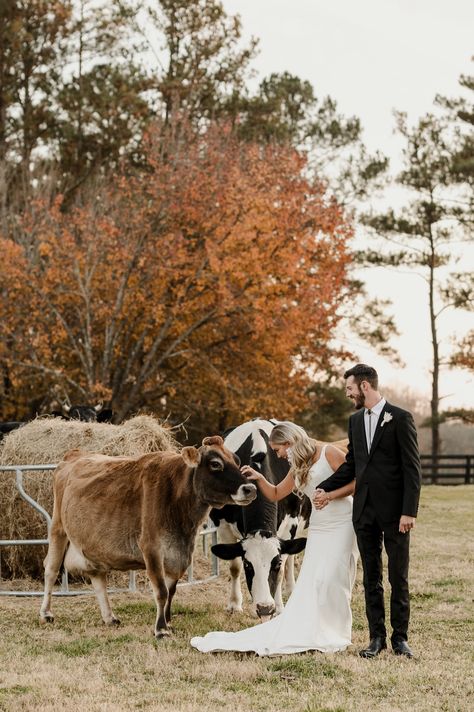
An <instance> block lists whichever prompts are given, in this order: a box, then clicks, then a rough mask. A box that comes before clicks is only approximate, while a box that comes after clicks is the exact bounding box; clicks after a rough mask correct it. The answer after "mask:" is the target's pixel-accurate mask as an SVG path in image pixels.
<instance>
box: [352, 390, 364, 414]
mask: <svg viewBox="0 0 474 712" xmlns="http://www.w3.org/2000/svg"><path fill="white" fill-rule="evenodd" d="M351 400H353V401H354V410H360V409H361V408H363V407H364V406H365V393H362V391H360V392H359V393H356V394H355V395H354V396H351Z"/></svg>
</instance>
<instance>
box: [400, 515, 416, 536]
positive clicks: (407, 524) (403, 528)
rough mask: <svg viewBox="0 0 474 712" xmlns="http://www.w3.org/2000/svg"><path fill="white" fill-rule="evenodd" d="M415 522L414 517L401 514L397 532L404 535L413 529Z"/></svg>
mask: <svg viewBox="0 0 474 712" xmlns="http://www.w3.org/2000/svg"><path fill="white" fill-rule="evenodd" d="M415 521H416V520H415V517H409V516H408V514H402V516H401V517H400V524H399V526H398V531H399V532H400V533H401V534H406V533H407V532H409V531H410V529H413V527H414V526H415Z"/></svg>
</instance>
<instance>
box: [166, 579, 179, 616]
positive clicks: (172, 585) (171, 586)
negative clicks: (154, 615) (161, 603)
mask: <svg viewBox="0 0 474 712" xmlns="http://www.w3.org/2000/svg"><path fill="white" fill-rule="evenodd" d="M167 583H168V581H167ZM177 585H178V579H169V583H168V600H167V602H166V605H165V620H166V622H167V623H170V622H171V603H172V601H173V598H174V594H175V593H176V586H177Z"/></svg>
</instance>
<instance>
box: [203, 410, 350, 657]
mask: <svg viewBox="0 0 474 712" xmlns="http://www.w3.org/2000/svg"><path fill="white" fill-rule="evenodd" d="M270 447H271V448H272V449H273V450H274V451H275V452H276V454H277V455H278V457H285V458H287V459H288V460H289V462H290V465H291V468H290V471H289V473H288V474H287V476H286V477H285V479H284V480H283V481H282V482H281V483H280V484H279V485H272V484H270V483H269V482H268V481H267V480H266V479H265V477H264V476H263V475H262V474H261V473H260V472H257V471H256V470H254V469H252V468H251V467H250V466H248V465H244V467H242V472H243V473H244V474H246V475H247V476H248V479H249V480H255V482H256V483H257V486H258V487H259V488H260V490H261V492H262V494H264V495H265V497H267V498H268V499H270V500H271V501H273V502H275V501H278V500H280V499H283V498H284V497H286V496H287V495H288V494H289V493H290V492H291V491H292V490H293V489H294V488H297V489H298V490H299V491H300V492H304V494H306V495H307V496H308V497H309V498H310V499H312V497H313V495H314V492H315V490H316V488H317V486H318V484H319V483H320V482H322V481H323V480H325V479H326V478H327V477H329V476H330V475H331V474H332V473H333V472H334V471H335V470H337V468H338V467H339V466H340V465H341V464H342V463H343V462H344V454H343V453H342V452H341V451H340V450H338V449H337V448H335V447H333V446H332V445H324V446H322V447H321V446H319V445H317V443H316V441H315V440H312V439H311V438H310V437H309V436H308V435H307V433H306V431H305V430H303V428H301V427H300V426H298V425H295V424H294V423H290V422H286V421H285V422H282V423H279V424H278V425H276V426H275V427H274V428H273V430H272V432H271V434H270ZM353 492H354V483H350V484H348V485H345V486H344V487H341V488H340V489H338V490H334V491H333V492H330V493H329V494H328V497H329V498H330V502H329V504H328V505H327V506H325V507H324V508H321V509H315V508H314V505H313V510H312V513H311V518H310V521H309V533H308V542H307V544H306V550H305V555H304V559H303V563H302V565H301V570H300V573H299V576H298V580H297V582H296V586H295V588H294V590H293V593H292V594H291V596H290V598H289V599H288V602H287V604H286V606H285V608H284V610H283V612H282V613H281V614H280V615H279V616H277V617H275V618H272V619H271V620H269V621H267V622H266V623H260V624H258V625H255V626H253V627H252V628H246V629H244V630H240V631H237V632H236V633H232V632H224V631H215V632H212V633H207V635H205V636H204V637H195V638H192V639H191V645H192V646H193V647H195V648H197V649H198V650H200V651H201V652H203V653H208V652H212V651H218V650H235V651H241V652H245V651H254V652H255V653H257V655H282V654H288V653H301V652H304V651H305V650H319V651H321V652H323V653H334V652H336V651H339V650H345V648H347V646H348V645H350V644H351V626H352V614H351V607H350V601H351V592H352V586H353V584H354V579H355V571H356V563H357V548H356V543H355V534H354V529H353V526H352V497H351V496H350V495H352V493H353Z"/></svg>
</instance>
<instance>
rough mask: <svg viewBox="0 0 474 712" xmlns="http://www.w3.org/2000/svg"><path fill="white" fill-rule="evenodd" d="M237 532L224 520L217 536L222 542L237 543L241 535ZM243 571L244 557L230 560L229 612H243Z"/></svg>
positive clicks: (220, 524) (227, 608)
mask: <svg viewBox="0 0 474 712" xmlns="http://www.w3.org/2000/svg"><path fill="white" fill-rule="evenodd" d="M236 534H237V532H236V530H235V529H234V527H233V526H232V525H231V524H229V522H226V521H225V520H222V521H221V522H220V523H219V528H218V530H217V536H218V539H219V542H220V543H221V544H235V543H236V542H237V541H239V539H240V537H239V536H236ZM241 572H242V559H241V558H240V556H239V557H238V558H236V559H231V560H230V594H229V601H228V603H227V607H226V610H227V611H229V613H234V611H236V612H239V613H241V612H242V611H243V608H242V600H243V599H242V588H241V584H240V574H241Z"/></svg>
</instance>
